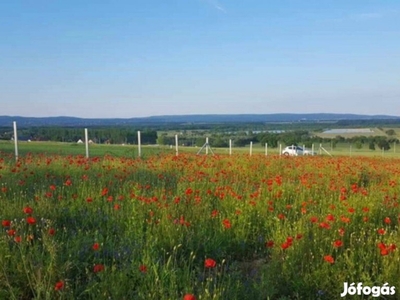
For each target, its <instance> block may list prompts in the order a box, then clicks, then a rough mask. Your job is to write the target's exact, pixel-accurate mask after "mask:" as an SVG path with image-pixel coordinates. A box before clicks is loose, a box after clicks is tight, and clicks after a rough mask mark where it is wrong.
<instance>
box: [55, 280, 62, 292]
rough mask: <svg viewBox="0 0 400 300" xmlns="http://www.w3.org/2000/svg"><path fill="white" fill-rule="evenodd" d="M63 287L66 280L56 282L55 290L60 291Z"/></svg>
mask: <svg viewBox="0 0 400 300" xmlns="http://www.w3.org/2000/svg"><path fill="white" fill-rule="evenodd" d="M63 288H64V281H62V280H60V281H58V282H56V284H55V285H54V290H55V291H60V290H62V289H63Z"/></svg>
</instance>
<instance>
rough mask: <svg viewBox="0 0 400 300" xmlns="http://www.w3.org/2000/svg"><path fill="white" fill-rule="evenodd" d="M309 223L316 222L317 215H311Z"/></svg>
mask: <svg viewBox="0 0 400 300" xmlns="http://www.w3.org/2000/svg"><path fill="white" fill-rule="evenodd" d="M310 221H311V223H317V222H318V218H317V217H315V216H314V217H311V218H310Z"/></svg>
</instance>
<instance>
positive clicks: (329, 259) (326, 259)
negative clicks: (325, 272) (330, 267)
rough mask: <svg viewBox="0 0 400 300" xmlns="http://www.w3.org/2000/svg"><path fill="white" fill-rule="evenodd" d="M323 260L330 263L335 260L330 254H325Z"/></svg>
mask: <svg viewBox="0 0 400 300" xmlns="http://www.w3.org/2000/svg"><path fill="white" fill-rule="evenodd" d="M324 260H325V261H326V262H328V263H330V264H333V263H334V262H335V259H334V258H333V257H332V256H331V255H325V256H324Z"/></svg>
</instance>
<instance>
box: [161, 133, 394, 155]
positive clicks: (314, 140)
mask: <svg viewBox="0 0 400 300" xmlns="http://www.w3.org/2000/svg"><path fill="white" fill-rule="evenodd" d="M230 139H232V143H233V146H234V147H245V146H248V145H249V144H250V142H253V144H256V143H259V144H261V146H264V145H265V144H266V143H267V144H268V146H269V147H272V148H277V147H279V144H282V145H283V146H290V145H299V146H302V145H304V146H305V147H307V148H310V147H312V144H315V145H317V144H327V143H329V144H330V145H331V146H332V148H335V147H336V145H337V144H338V143H341V144H343V143H348V144H352V145H354V147H355V148H357V149H361V148H365V147H368V148H369V149H371V150H375V148H376V147H377V148H379V149H385V150H389V149H390V147H391V145H393V143H398V142H399V140H398V139H397V138H395V137H393V136H390V137H386V136H369V137H366V136H355V137H352V138H344V137H342V136H336V137H334V138H322V137H319V136H316V135H313V134H311V133H310V132H309V131H307V130H294V131H287V132H281V133H269V132H263V133H257V134H254V133H251V132H249V133H242V134H241V135H238V134H232V135H229V134H211V135H210V137H209V144H210V145H211V146H212V147H221V148H225V147H229V140H230ZM157 142H158V144H160V145H174V144H175V137H174V136H168V135H166V134H164V135H161V136H159V138H158V140H157ZM205 142H206V137H205V136H202V137H199V136H197V137H195V136H188V135H179V144H180V145H181V146H197V147H201V146H203V145H204V143H205Z"/></svg>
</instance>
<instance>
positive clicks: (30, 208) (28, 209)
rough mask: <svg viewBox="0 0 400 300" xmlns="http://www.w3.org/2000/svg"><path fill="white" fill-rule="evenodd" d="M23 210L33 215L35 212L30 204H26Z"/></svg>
mask: <svg viewBox="0 0 400 300" xmlns="http://www.w3.org/2000/svg"><path fill="white" fill-rule="evenodd" d="M23 212H24V213H25V214H27V215H31V214H32V213H33V208H32V207H29V206H25V207H24V209H23Z"/></svg>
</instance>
